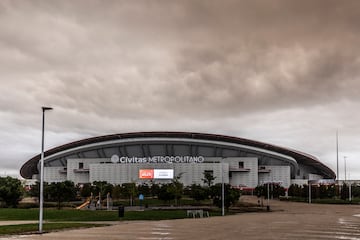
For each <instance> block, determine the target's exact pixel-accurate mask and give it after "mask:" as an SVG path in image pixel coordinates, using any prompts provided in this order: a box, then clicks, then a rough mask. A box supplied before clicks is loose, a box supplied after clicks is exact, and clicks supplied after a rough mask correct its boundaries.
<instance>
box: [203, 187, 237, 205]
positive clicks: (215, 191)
mask: <svg viewBox="0 0 360 240" xmlns="http://www.w3.org/2000/svg"><path fill="white" fill-rule="evenodd" d="M221 185H222V184H221V183H218V184H215V185H213V186H211V188H210V194H211V198H212V199H213V204H214V205H215V206H217V207H219V208H221V207H222V200H221V195H222V194H221V189H222V186H221ZM224 196H225V197H224V205H225V207H226V208H227V209H228V208H229V207H230V206H231V205H234V204H236V203H237V202H238V201H239V198H240V190H238V189H235V188H232V187H231V185H230V184H224Z"/></svg>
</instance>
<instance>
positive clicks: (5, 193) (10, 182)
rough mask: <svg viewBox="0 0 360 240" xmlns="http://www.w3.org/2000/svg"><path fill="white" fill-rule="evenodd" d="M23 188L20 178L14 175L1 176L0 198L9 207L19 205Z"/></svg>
mask: <svg viewBox="0 0 360 240" xmlns="http://www.w3.org/2000/svg"><path fill="white" fill-rule="evenodd" d="M22 193H23V190H22V186H21V182H20V180H19V179H16V178H12V177H0V200H2V201H4V202H5V204H6V206H7V207H17V205H18V203H19V201H20V199H21V196H22Z"/></svg>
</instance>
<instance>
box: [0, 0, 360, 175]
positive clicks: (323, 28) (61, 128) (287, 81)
mask: <svg viewBox="0 0 360 240" xmlns="http://www.w3.org/2000/svg"><path fill="white" fill-rule="evenodd" d="M359 5H360V3H359V2H358V1H346V2H340V1H335V0H330V1H329V0H326V1H325V0H320V1H315V2H314V1H297V2H294V1H291V2H290V1H284V0H282V1H280V0H272V1H230V0H226V1H222V2H221V3H220V2H218V1H136V2H133V1H106V2H103V1H95V0H93V1H76V2H72V1H58V2H51V1H20V0H19V1H1V2H0V51H1V53H2V54H1V55H0V83H1V88H0V116H1V120H0V127H1V129H2V130H1V132H0V139H2V140H1V144H2V145H3V146H4V148H3V149H5V150H3V151H2V159H0V162H1V165H0V167H1V168H3V169H11V168H12V167H13V169H18V168H19V166H20V165H21V163H22V162H24V161H25V160H26V159H27V158H29V157H31V156H32V155H33V154H36V153H37V152H38V149H39V144H40V143H38V142H39V141H38V140H39V139H38V138H39V136H40V135H39V129H40V126H39V121H40V120H41V119H40V106H42V105H51V106H53V107H54V108H55V111H53V112H52V113H49V114H48V119H49V120H48V122H49V126H48V129H49V132H50V133H49V137H48V147H51V146H56V145H58V144H62V143H66V142H67V141H72V140H77V139H79V138H82V137H89V136H96V135H101V134H107V133H113V132H130V131H142V130H148V131H151V130H179V131H201V132H211V133H212V132H215V133H224V134H229V135H235V136H243V137H249V138H255V139H259V140H264V141H269V142H274V143H277V144H279V145H284V146H290V147H294V148H298V149H300V150H303V151H305V152H307V151H309V152H310V153H314V154H316V155H318V156H319V157H320V158H324V161H326V162H327V163H329V164H331V161H333V159H330V158H331V156H332V154H333V152H332V151H333V147H334V146H333V145H332V144H333V142H332V143H330V142H331V141H332V140H329V139H330V138H332V137H333V133H334V131H335V129H339V130H341V132H342V133H343V134H344V136H343V137H344V142H345V143H346V146H347V147H344V148H343V149H344V150H343V151H344V152H345V153H346V154H348V155H349V157H352V158H357V157H358V155H359V153H360V149H358V147H357V145H358V144H357V143H358V140H357V138H356V136H357V135H358V134H359V131H360V128H359V127H358V121H359V115H358V114H357V113H356V111H354V109H357V108H358V107H359V101H360V99H359V96H360V95H359V90H358V89H360V81H359V79H358V78H359V77H358V76H359V69H360V58H359V56H360V47H359V44H358V42H359V36H360V33H359V28H358V22H359V21H360V19H359V18H360V15H359V14H358V9H359ZM309 139H314V140H313V141H310V140H309ZM319 142H320V143H319ZM345 153H344V154H345ZM359 168H360V166H359ZM0 173H1V170H0ZM359 176H360V174H359Z"/></svg>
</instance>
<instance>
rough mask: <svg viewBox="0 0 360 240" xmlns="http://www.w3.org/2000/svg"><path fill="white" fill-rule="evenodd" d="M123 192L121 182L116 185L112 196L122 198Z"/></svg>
mask: <svg viewBox="0 0 360 240" xmlns="http://www.w3.org/2000/svg"><path fill="white" fill-rule="evenodd" d="M121 193H122V188H121V186H120V185H119V184H117V185H115V186H114V188H113V190H112V193H111V196H112V197H113V199H120V198H121Z"/></svg>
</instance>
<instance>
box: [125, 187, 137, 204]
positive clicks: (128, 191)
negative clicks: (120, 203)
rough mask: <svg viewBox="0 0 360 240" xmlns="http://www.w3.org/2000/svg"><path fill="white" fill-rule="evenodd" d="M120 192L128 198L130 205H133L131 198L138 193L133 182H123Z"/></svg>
mask: <svg viewBox="0 0 360 240" xmlns="http://www.w3.org/2000/svg"><path fill="white" fill-rule="evenodd" d="M121 188H122V194H123V196H124V197H127V198H129V201H130V206H132V205H133V199H134V197H135V196H136V195H137V194H138V192H137V188H136V184H135V183H123V184H122V185H121Z"/></svg>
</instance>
